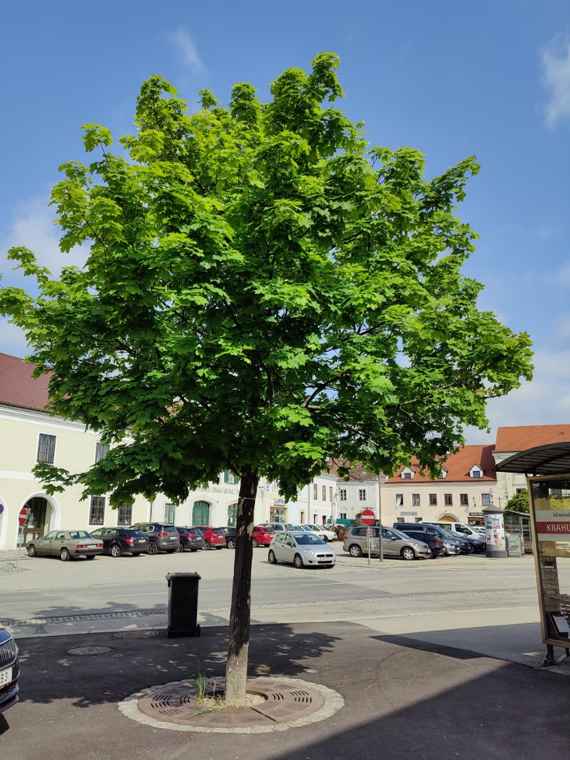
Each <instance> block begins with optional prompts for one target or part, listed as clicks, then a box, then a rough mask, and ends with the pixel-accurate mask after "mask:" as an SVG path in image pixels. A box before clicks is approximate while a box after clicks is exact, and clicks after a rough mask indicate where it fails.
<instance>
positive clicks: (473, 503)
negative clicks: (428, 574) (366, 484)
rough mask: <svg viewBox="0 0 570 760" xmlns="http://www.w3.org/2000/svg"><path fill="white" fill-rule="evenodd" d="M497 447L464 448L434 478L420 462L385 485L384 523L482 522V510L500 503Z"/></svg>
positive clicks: (383, 492) (406, 468) (405, 468)
mask: <svg viewBox="0 0 570 760" xmlns="http://www.w3.org/2000/svg"><path fill="white" fill-rule="evenodd" d="M493 450H494V446H491V445H473V446H464V447H463V448H461V449H460V450H459V451H458V452H457V453H455V454H452V455H451V456H450V457H449V458H448V459H447V460H446V461H445V463H444V465H443V469H442V476H441V477H440V478H438V479H434V478H432V477H431V475H430V473H429V472H426V471H425V470H421V469H420V467H418V464H417V462H413V463H412V465H411V466H410V467H403V468H401V469H400V470H399V471H398V472H397V473H396V475H395V476H394V477H391V478H387V479H386V480H384V481H383V482H382V486H381V491H380V493H381V499H382V522H383V523H384V525H391V524H392V523H394V522H412V523H413V522H421V521H427V522H464V523H467V522H482V519H483V515H482V510H483V508H484V507H486V506H491V505H492V504H494V503H496V498H495V497H496V493H497V476H496V473H495V461H494V458H493Z"/></svg>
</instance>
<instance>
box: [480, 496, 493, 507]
mask: <svg viewBox="0 0 570 760" xmlns="http://www.w3.org/2000/svg"><path fill="white" fill-rule="evenodd" d="M492 503H493V502H492V499H491V494H490V493H482V494H481V504H482V505H483V506H484V507H490V506H491V504H492Z"/></svg>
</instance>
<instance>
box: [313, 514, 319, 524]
mask: <svg viewBox="0 0 570 760" xmlns="http://www.w3.org/2000/svg"><path fill="white" fill-rule="evenodd" d="M317 522H318V515H317V513H316V512H313V525H316V524H317Z"/></svg>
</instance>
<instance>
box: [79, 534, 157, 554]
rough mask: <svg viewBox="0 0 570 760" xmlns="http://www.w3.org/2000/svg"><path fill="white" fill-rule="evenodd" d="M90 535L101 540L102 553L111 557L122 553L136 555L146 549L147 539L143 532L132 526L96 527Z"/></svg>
mask: <svg viewBox="0 0 570 760" xmlns="http://www.w3.org/2000/svg"><path fill="white" fill-rule="evenodd" d="M91 535H92V536H93V537H94V538H98V539H99V540H100V541H102V542H103V554H110V555H111V557H120V556H121V555H123V554H132V556H133V557H138V556H139V554H142V553H143V552H147V551H148V540H147V538H146V536H145V535H144V533H141V532H140V531H138V530H133V529H132V528H97V530H94V531H92V532H91Z"/></svg>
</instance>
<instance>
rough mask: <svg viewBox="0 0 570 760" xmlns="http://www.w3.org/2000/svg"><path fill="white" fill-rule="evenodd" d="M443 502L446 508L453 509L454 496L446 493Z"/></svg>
mask: <svg viewBox="0 0 570 760" xmlns="http://www.w3.org/2000/svg"><path fill="white" fill-rule="evenodd" d="M443 500H444V503H445V506H446V507H452V506H453V494H451V493H446V494H444V496H443Z"/></svg>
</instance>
